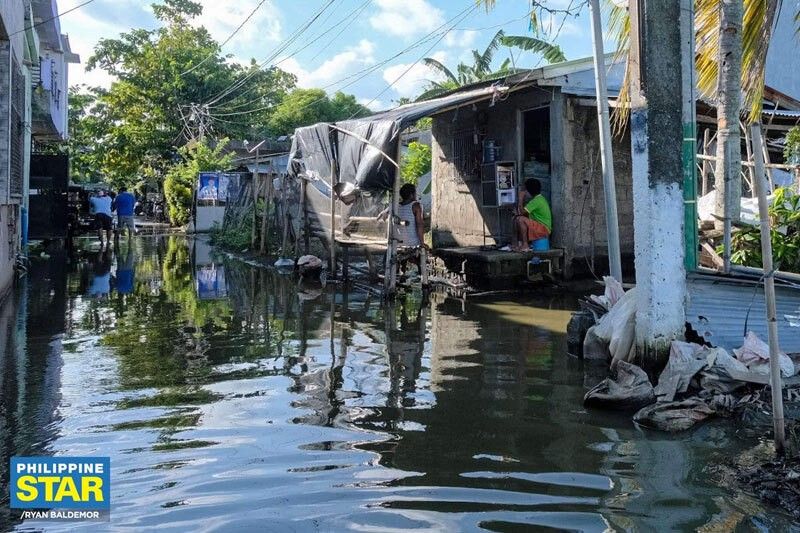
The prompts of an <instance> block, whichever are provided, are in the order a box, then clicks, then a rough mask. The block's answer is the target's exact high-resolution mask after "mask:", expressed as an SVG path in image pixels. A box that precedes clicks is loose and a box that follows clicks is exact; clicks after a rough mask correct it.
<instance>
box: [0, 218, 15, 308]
mask: <svg viewBox="0 0 800 533" xmlns="http://www.w3.org/2000/svg"><path fill="white" fill-rule="evenodd" d="M18 220H19V206H17V205H8V204H6V205H0V299H2V298H3V295H5V294H7V293H8V291H9V290H10V288H11V285H12V282H13V281H14V262H15V260H16V256H17V229H18V227H17V225H18Z"/></svg>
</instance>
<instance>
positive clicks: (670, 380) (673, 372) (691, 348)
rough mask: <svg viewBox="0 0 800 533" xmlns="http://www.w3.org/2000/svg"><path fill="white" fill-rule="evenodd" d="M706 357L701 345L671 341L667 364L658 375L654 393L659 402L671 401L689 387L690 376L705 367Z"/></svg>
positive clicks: (692, 376)
mask: <svg viewBox="0 0 800 533" xmlns="http://www.w3.org/2000/svg"><path fill="white" fill-rule="evenodd" d="M706 364H707V357H706V354H705V353H704V351H703V346H700V345H699V344H692V343H689V342H683V341H672V344H671V345H670V348H669V360H668V361H667V366H666V367H665V368H664V370H663V371H662V372H661V375H660V376H659V377H658V385H656V387H655V394H656V396H657V397H658V401H659V402H671V401H672V400H674V399H675V395H676V394H678V393H684V392H686V391H687V390H688V389H689V384H690V383H691V381H692V378H694V376H695V375H696V374H697V373H698V372H700V370H702V369H703V368H705V366H706Z"/></svg>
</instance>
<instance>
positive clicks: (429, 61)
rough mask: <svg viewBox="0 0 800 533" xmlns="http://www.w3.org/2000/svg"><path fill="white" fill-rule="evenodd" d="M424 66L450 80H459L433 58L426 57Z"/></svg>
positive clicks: (423, 62)
mask: <svg viewBox="0 0 800 533" xmlns="http://www.w3.org/2000/svg"><path fill="white" fill-rule="evenodd" d="M422 64H423V65H425V66H426V67H428V68H429V69H431V70H435V71H436V72H439V73H440V74H443V75H444V76H445V77H446V78H447V79H448V80H452V81H454V82H458V78H457V77H456V76H455V74H453V73H452V71H451V70H450V69H449V68H447V67H446V66H444V65H443V64H442V63H441V62H440V61H437V60H436V59H434V58H432V57H426V58H424V59H423V60H422Z"/></svg>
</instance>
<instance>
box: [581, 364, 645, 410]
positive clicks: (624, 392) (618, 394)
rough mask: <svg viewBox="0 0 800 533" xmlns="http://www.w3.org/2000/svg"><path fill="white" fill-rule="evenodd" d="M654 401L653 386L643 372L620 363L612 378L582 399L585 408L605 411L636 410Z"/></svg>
mask: <svg viewBox="0 0 800 533" xmlns="http://www.w3.org/2000/svg"><path fill="white" fill-rule="evenodd" d="M654 401H656V396H655V394H654V393H653V386H652V385H651V384H650V380H649V379H648V378H647V374H646V373H645V371H644V370H642V369H641V368H639V367H638V366H636V365H634V364H631V363H627V362H625V361H620V362H619V364H618V365H617V366H616V369H615V376H614V378H606V379H604V380H603V381H601V382H600V383H598V384H597V385H596V386H595V387H593V388H592V389H591V390H590V391H589V392H587V393H586V395H585V396H584V398H583V404H584V405H585V406H586V407H601V408H605V409H638V408H640V407H642V406H643V405H648V404H651V403H653V402H654Z"/></svg>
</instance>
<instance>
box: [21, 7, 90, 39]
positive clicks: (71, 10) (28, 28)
mask: <svg viewBox="0 0 800 533" xmlns="http://www.w3.org/2000/svg"><path fill="white" fill-rule="evenodd" d="M92 2H94V0H86V1H85V2H84V3H82V4H78V5H77V6H75V7H73V8H71V9H67V10H66V11H63V12H61V13H59V14H58V15H56V16H54V17H50V18H49V19H45V20H40V21H39V22H37V23H35V24H32V25H30V26H28V27H26V28H22V29H21V30H17V31H15V32H14V33H12V34H10V35H9V37H13V36H15V35H19V34H20V33H25V32H26V31H28V30H32V29H33V28H36V27H37V26H41V25H42V24H47V23H48V22H51V21H53V20H56V19H59V18H61V17H63V16H64V15H66V14H68V13H72V12H73V11H75V10H77V9H80V8H82V7H83V6H85V5H88V4H91V3H92Z"/></svg>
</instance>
